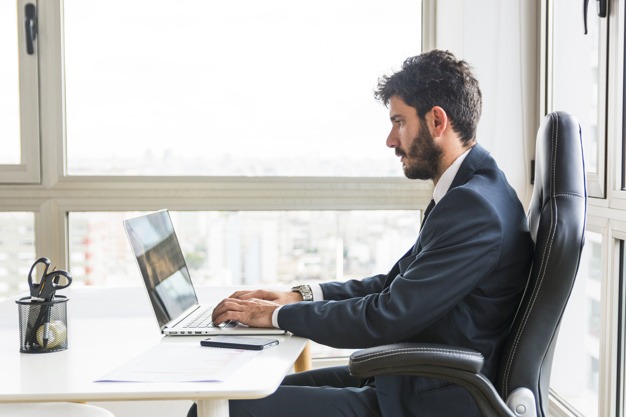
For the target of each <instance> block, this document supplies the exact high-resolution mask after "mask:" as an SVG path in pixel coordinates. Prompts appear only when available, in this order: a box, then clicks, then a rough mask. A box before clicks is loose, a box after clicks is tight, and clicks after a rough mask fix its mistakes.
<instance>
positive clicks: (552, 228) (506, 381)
mask: <svg viewBox="0 0 626 417" xmlns="http://www.w3.org/2000/svg"><path fill="white" fill-rule="evenodd" d="M551 117H552V118H553V119H556V123H555V124H554V125H555V129H553V130H552V133H553V140H552V158H551V163H552V181H551V182H552V184H551V185H552V187H551V189H550V196H551V198H550V205H551V206H552V207H553V208H554V213H555V217H556V218H558V213H557V207H556V204H555V202H554V199H553V198H552V197H554V195H555V193H554V180H555V177H556V148H557V143H556V142H557V139H558V131H559V124H558V114H556V113H554V114H552V115H551ZM552 212H553V211H552V210H551V211H550V213H552ZM555 224H556V222H555V218H554V217H552V216H551V218H550V233H549V240H548V241H549V245H548V252H547V256H545V257H543V256H542V258H541V265H540V267H539V271H540V274H539V276H540V279H539V282H538V285H536V286H535V288H534V290H533V294H532V296H531V302H530V304H529V306H528V308H527V309H526V311H524V316H523V320H522V326H521V328H520V331H518V332H517V334H516V335H515V340H514V343H513V347H512V353H511V355H510V357H509V360H508V361H507V364H506V369H505V378H504V390H503V392H502V394H504V395H505V394H506V393H507V392H508V390H509V377H510V373H511V366H512V361H513V357H514V356H515V352H516V351H517V347H518V345H519V342H520V340H521V335H522V334H523V333H524V331H525V329H526V324H527V323H528V318H529V317H530V313H531V311H532V310H533V308H534V305H535V302H536V301H537V297H538V295H539V290H540V288H541V286H542V285H543V280H544V278H545V268H546V265H547V261H546V260H547V259H548V258H549V257H550V253H551V251H552V243H553V241H554V234H555V229H556V228H555Z"/></svg>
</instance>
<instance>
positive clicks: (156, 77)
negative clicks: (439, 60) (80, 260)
mask: <svg viewBox="0 0 626 417" xmlns="http://www.w3.org/2000/svg"><path fill="white" fill-rule="evenodd" d="M419 16H420V2H419V1H414V0H411V1H408V0H392V1H387V2H382V1H380V0H373V1H372V0H370V1H357V0H350V1H342V2H339V3H337V2H336V1H331V0H324V1H317V2H314V3H309V4H306V5H303V4H302V3H298V2H296V3H294V2H292V1H288V0H270V1H264V2H259V1H256V0H245V1H238V2H207V1H203V0H184V1H179V2H172V1H168V0H157V1H154V0H134V1H131V2H129V1H127V0H116V1H97V0H89V1H85V0H66V1H64V31H65V33H64V35H65V46H64V51H65V73H66V90H65V91H66V107H67V168H68V173H69V174H71V175H209V176H331V177H333V176H356V177H364V176H377V177H385V176H396V177H397V176H401V175H402V172H401V170H400V169H399V165H398V163H397V160H396V158H395V157H394V155H393V152H386V151H385V148H384V140H385V138H386V134H387V133H388V132H387V129H388V122H387V120H386V117H385V112H384V110H381V109H382V107H381V106H380V105H379V103H377V102H376V101H375V100H374V99H373V94H372V92H373V87H374V86H375V83H376V79H377V77H378V76H379V75H382V74H383V73H385V72H387V71H389V70H390V69H391V66H399V65H400V64H401V63H402V60H404V59H405V58H406V57H408V56H410V55H416V54H417V53H419V51H420V32H421V27H420V24H419V23H420V20H419V19H418V17H419ZM112 27H114V28H115V30H113V31H112V30H110V29H111V28H112ZM399 28H401V30H398V29H399ZM85 33H89V36H84V34H85ZM381 33H382V34H389V33H395V34H396V35H395V36H394V39H393V41H390V40H389V39H388V38H386V37H385V36H381Z"/></svg>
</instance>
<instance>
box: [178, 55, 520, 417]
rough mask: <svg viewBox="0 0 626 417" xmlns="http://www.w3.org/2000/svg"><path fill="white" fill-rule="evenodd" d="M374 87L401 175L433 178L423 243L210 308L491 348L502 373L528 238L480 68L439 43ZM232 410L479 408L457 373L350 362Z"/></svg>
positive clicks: (328, 413) (249, 318) (369, 335)
mask: <svg viewBox="0 0 626 417" xmlns="http://www.w3.org/2000/svg"><path fill="white" fill-rule="evenodd" d="M376 97H377V98H378V99H379V100H381V101H382V102H383V103H384V104H385V105H387V106H388V107H389V112H390V119H391V123H392V127H391V132H390V134H389V137H388V138H387V146H388V147H390V148H393V149H395V153H396V155H398V156H399V157H400V161H401V162H402V166H403V169H404V173H405V175H406V176H407V177H408V178H411V179H432V180H433V183H434V184H435V188H434V193H433V202H431V205H430V206H429V208H428V209H427V212H426V214H425V216H427V218H425V220H424V222H423V227H422V229H421V231H420V233H419V236H418V237H417V241H416V243H415V245H414V246H413V247H412V248H411V249H410V250H409V251H408V252H407V253H406V254H405V255H404V256H403V257H402V258H401V259H400V260H399V261H398V262H397V263H396V264H395V265H394V266H393V268H392V269H391V271H390V272H389V273H388V274H386V275H376V276H373V277H369V278H365V279H363V280H352V281H348V282H333V283H326V284H321V285H316V286H311V287H308V286H304V287H303V286H300V287H295V288H294V291H291V292H277V291H262V290H259V291H250V292H245V291H243V292H237V293H235V294H233V295H232V296H231V297H230V298H227V299H225V300H223V301H222V302H221V303H220V304H219V305H218V306H217V308H216V309H215V312H214V321H215V322H216V323H221V322H223V321H226V320H238V321H240V322H242V323H245V324H248V325H250V326H260V327H271V326H275V327H280V328H281V329H284V330H288V331H290V332H292V333H294V334H296V335H298V336H303V337H306V338H309V339H311V340H314V341H316V342H319V343H323V344H326V345H330V346H334V347H338V348H367V347H372V346H377V345H382V344H387V343H395V342H431V343H443V344H450V345H457V346H464V347H467V348H472V349H475V350H478V351H480V352H481V353H482V354H483V355H484V357H485V365H484V368H483V372H484V374H485V375H486V376H487V377H489V378H493V377H494V375H495V372H496V370H497V369H496V368H497V366H498V358H499V356H500V351H501V349H502V345H503V341H504V339H505V338H506V336H507V334H508V332H509V329H510V324H511V322H512V319H513V316H514V314H515V311H516V309H517V305H518V303H519V301H520V298H521V295H522V292H523V291H524V288H525V285H526V280H527V276H528V271H529V268H530V262H531V256H532V241H531V238H530V235H529V233H528V229H527V222H526V218H525V215H524V211H523V208H522V205H521V204H520V202H519V200H518V198H517V196H516V194H515V191H514V190H513V189H512V188H511V187H510V185H509V184H508V183H507V181H506V178H505V177H504V174H503V173H502V172H501V171H500V170H499V169H498V167H497V165H496V163H495V161H494V160H493V158H491V156H490V155H489V153H488V152H487V151H486V150H485V149H484V148H482V147H481V146H480V145H478V144H477V143H476V126H477V123H478V120H479V118H480V114H481V106H482V98H481V92H480V88H479V86H478V81H477V80H476V79H475V78H474V76H473V75H472V73H471V70H470V68H469V66H468V65H467V64H466V63H465V62H464V61H460V60H457V59H456V58H455V57H454V56H453V55H452V54H451V53H449V52H444V51H437V50H436V51H430V52H426V53H423V54H421V55H419V56H416V57H412V58H409V59H407V60H406V61H405V62H404V64H403V66H402V69H401V70H400V71H399V72H397V73H395V74H393V75H391V76H388V77H383V78H381V79H380V80H379V84H378V88H377V91H376ZM433 204H434V205H433ZM311 298H312V301H307V300H311ZM230 410H231V415H234V416H244V415H245V416H256V417H261V416H298V417H306V416H321V417H333V416H359V417H364V416H386V417H387V416H388V417H399V416H420V417H424V416H433V417H435V416H436V417H451V416H463V417H468V416H480V413H479V411H478V410H477V407H476V406H475V404H474V402H473V400H472V399H471V396H470V395H469V394H468V393H467V392H466V391H465V390H464V389H462V388H460V387H457V386H454V385H451V384H448V383H445V382H443V381H438V380H433V379H429V378H422V377H408V376H406V377H404V376H385V377H377V378H376V379H375V380H374V381H359V380H357V379H356V378H353V377H351V376H350V375H349V373H348V371H347V369H346V368H345V367H337V368H330V369H321V370H315V371H309V372H304V373H301V374H295V375H290V376H288V377H287V378H286V379H285V381H283V384H282V385H281V386H280V387H279V388H278V390H277V391H276V393H274V394H273V395H271V396H269V397H267V398H264V399H259V400H250V401H231V402H230ZM194 413H195V410H194V409H193V408H192V409H191V410H190V415H194Z"/></svg>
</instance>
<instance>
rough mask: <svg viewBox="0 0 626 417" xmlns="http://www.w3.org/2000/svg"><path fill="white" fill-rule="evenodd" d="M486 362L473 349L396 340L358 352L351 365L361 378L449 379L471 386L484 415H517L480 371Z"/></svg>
mask: <svg viewBox="0 0 626 417" xmlns="http://www.w3.org/2000/svg"><path fill="white" fill-rule="evenodd" d="M483 363H484V358H483V355H482V354H481V353H479V352H476V351H474V350H471V349H465V348H461V347H456V346H446V345H436V344H427V343H396V344H391V345H384V346H377V347H373V348H369V349H363V350H359V351H357V352H354V353H353V354H352V355H350V361H349V363H348V368H349V370H350V373H351V374H352V375H354V376H356V377H359V378H368V377H372V376H378V375H412V376H423V377H427V378H436V379H441V380H444V381H448V382H450V383H453V384H456V385H459V386H462V387H463V388H465V389H467V390H468V391H469V393H470V394H471V395H472V397H473V398H474V400H475V401H476V404H477V405H478V407H479V408H480V410H481V412H482V414H483V416H484V417H516V414H514V413H513V412H512V411H511V409H510V408H509V407H508V406H507V405H506V403H505V402H504V401H503V400H502V398H501V397H500V395H499V394H498V392H497V390H496V389H495V387H494V386H493V384H492V383H491V381H489V379H487V378H486V377H485V376H484V375H482V374H481V373H480V371H481V369H482V367H483Z"/></svg>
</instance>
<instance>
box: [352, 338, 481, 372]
mask: <svg viewBox="0 0 626 417" xmlns="http://www.w3.org/2000/svg"><path fill="white" fill-rule="evenodd" d="M483 362H484V358H483V355H482V354H481V353H479V352H476V351H474V350H471V349H464V348H459V347H455V346H447V345H435V344H426V343H396V344H392V345H384V346H377V347H373V348H369V349H363V350H359V351H357V352H354V353H353V354H352V355H350V362H349V365H348V366H349V368H350V373H351V374H352V375H354V376H357V377H362V378H367V377H371V376H376V375H390V374H396V375H398V374H403V375H407V374H411V373H412V372H413V371H418V370H419V369H420V368H421V367H423V366H428V367H432V366H436V367H442V368H453V369H458V370H461V371H466V372H471V373H475V374H477V373H479V372H480V370H481V369H482V367H483Z"/></svg>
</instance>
